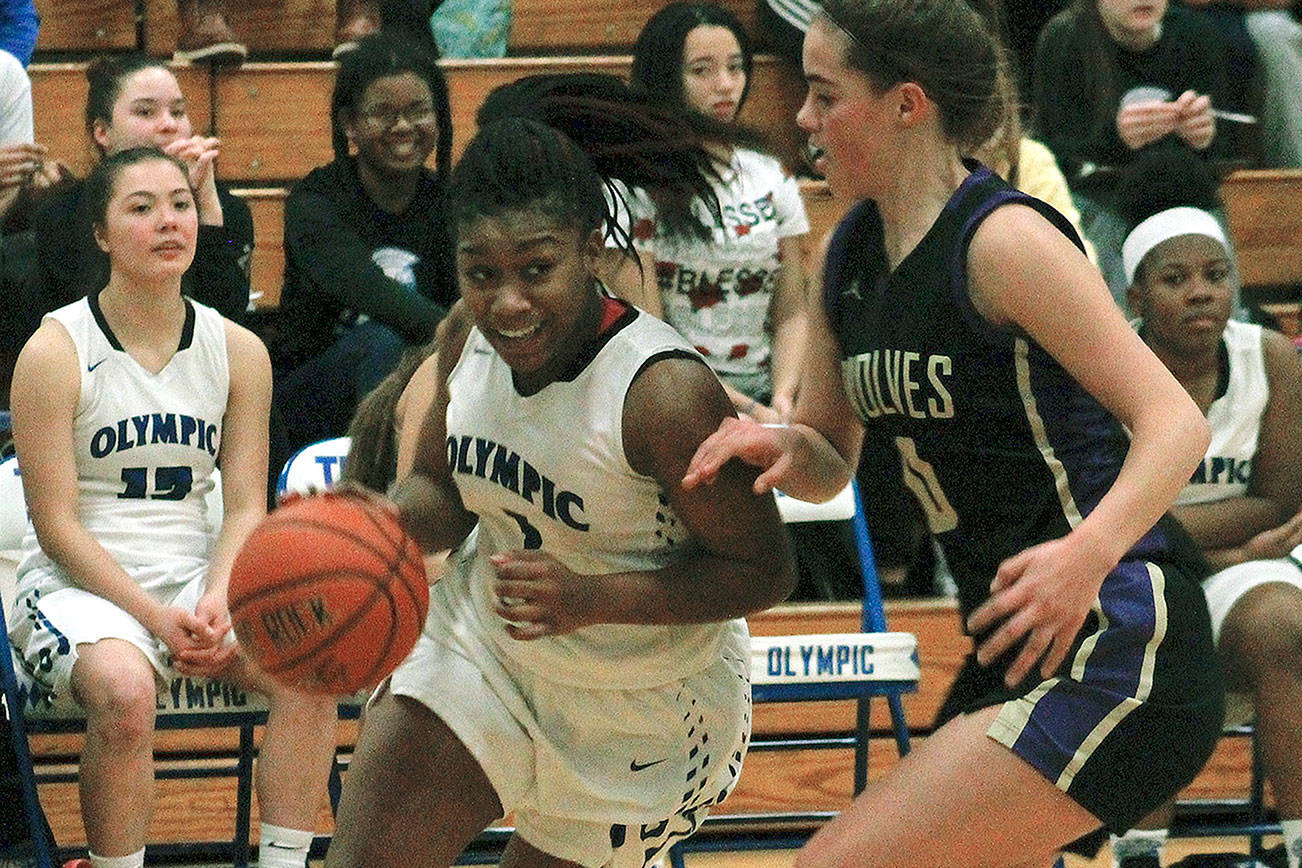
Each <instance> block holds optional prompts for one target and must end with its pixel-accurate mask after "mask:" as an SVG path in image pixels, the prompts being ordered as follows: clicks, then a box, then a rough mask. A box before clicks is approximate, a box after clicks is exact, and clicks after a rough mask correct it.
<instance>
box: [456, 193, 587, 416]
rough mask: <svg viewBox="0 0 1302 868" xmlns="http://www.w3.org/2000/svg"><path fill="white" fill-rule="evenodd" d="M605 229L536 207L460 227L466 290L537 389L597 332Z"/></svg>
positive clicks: (496, 342)
mask: <svg viewBox="0 0 1302 868" xmlns="http://www.w3.org/2000/svg"><path fill="white" fill-rule="evenodd" d="M601 252H602V244H601V238H600V234H599V233H595V232H594V233H592V234H590V235H588V236H586V237H585V235H584V233H583V230H582V229H580V228H579V227H577V226H574V225H569V224H566V223H563V222H561V221H559V220H557V219H555V218H553V217H550V216H548V215H547V214H544V213H541V212H539V211H534V210H528V209H526V210H517V211H507V212H505V213H503V214H500V215H495V216H491V217H479V218H476V219H474V220H472V221H470V222H469V223H464V224H462V225H461V226H459V227H458V232H457V275H458V280H459V284H460V288H461V297H462V298H463V299H464V300H465V302H466V305H467V306H468V307H469V308H470V311H471V314H472V315H473V316H474V318H475V324H476V325H477V326H479V330H480V331H481V332H482V333H483V335H484V337H485V338H487V339H488V342H489V343H490V344H492V346H493V349H495V350H497V352H498V354H499V355H501V357H502V358H503V360H504V361H505V362H506V363H507V364H508V365H510V366H511V370H513V371H514V372H515V374H516V381H517V383H518V384H519V385H520V386H521V387H523V388H528V389H533V390H536V389H538V388H541V387H542V386H544V385H546V384H547V383H550V382H551V381H552V380H554V379H555V378H556V377H557V376H559V375H560V374H561V372H563V371H564V370H565V368H566V367H567V366H568V365H569V363H570V362H571V361H573V360H574V358H575V357H576V356H577V355H578V353H579V350H580V349H582V347H583V346H584V345H585V344H586V343H587V342H588V341H589V340H590V339H591V338H592V337H593V336H594V335H595V334H596V330H597V324H598V323H599V322H600V317H601V296H600V295H599V293H598V291H597V288H596V284H595V280H594V273H595V271H594V270H595V268H596V263H597V261H598V257H599V256H600V254H601Z"/></svg>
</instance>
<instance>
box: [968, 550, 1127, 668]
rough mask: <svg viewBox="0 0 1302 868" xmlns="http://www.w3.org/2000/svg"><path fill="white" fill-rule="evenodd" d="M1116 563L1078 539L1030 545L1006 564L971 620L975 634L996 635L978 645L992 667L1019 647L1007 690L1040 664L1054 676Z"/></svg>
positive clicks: (980, 655)
mask: <svg viewBox="0 0 1302 868" xmlns="http://www.w3.org/2000/svg"><path fill="white" fill-rule="evenodd" d="M1114 565H1115V564H1112V563H1108V558H1107V556H1106V555H1104V554H1103V553H1102V552H1100V551H1098V550H1097V549H1094V548H1092V547H1091V546H1090V545H1089V544H1088V543H1087V542H1086V541H1084V540H1082V539H1080V538H1079V537H1075V536H1066V537H1063V538H1061V539H1056V540H1050V541H1048V542H1045V543H1041V544H1040V545H1037V546H1032V547H1031V548H1029V549H1026V550H1025V551H1023V552H1020V553H1018V554H1016V555H1014V556H1013V557H1011V558H1009V559H1008V560H1006V561H1004V562H1003V563H1002V564H1000V565H999V570H998V572H997V573H995V579H994V581H993V582H991V584H990V598H989V599H988V600H986V601H985V602H984V603H982V604H981V605H980V606H978V607H977V609H976V610H975V611H974V612H973V613H972V614H971V615H970V616H969V617H968V620H967V628H968V631H969V632H970V633H972V634H973V635H980V634H982V633H984V632H986V631H987V630H992V631H993V632H991V633H990V635H988V636H986V637H985V638H984V639H983V640H982V641H981V643H980V644H979V645H978V646H977V651H976V653H977V662H978V663H980V664H981V665H982V666H988V665H989V664H990V663H991V662H993V661H994V660H997V659H998V658H999V657H1000V656H1001V655H1003V654H1005V653H1006V652H1008V651H1010V650H1011V649H1013V648H1014V647H1016V646H1017V645H1018V644H1019V643H1020V644H1021V647H1020V649H1019V650H1018V652H1017V655H1016V657H1014V659H1013V662H1012V664H1011V665H1009V667H1008V671H1007V674H1006V675H1005V676H1004V681H1005V683H1006V684H1007V685H1008V686H1009V687H1012V686H1015V685H1016V684H1018V683H1020V682H1021V681H1022V679H1024V678H1025V677H1026V676H1027V675H1028V674H1029V673H1030V672H1031V670H1032V669H1033V668H1034V667H1035V665H1036V664H1037V663H1038V664H1039V667H1040V675H1041V676H1042V677H1044V678H1048V677H1050V676H1051V675H1053V673H1054V671H1055V670H1057V668H1058V666H1060V665H1061V664H1062V661H1063V660H1064V659H1066V657H1067V652H1068V651H1069V650H1070V648H1071V645H1072V642H1073V641H1075V639H1076V634H1077V633H1079V632H1080V628H1081V625H1083V624H1084V623H1085V616H1086V615H1087V614H1088V613H1089V610H1090V607H1091V606H1093V605H1094V603H1095V601H1096V600H1097V599H1098V595H1099V588H1100V587H1101V586H1102V585H1103V579H1104V578H1105V577H1106V576H1107V574H1108V571H1109V570H1110V569H1112V567H1113V566H1114Z"/></svg>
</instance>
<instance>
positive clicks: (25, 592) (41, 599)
mask: <svg viewBox="0 0 1302 868" xmlns="http://www.w3.org/2000/svg"><path fill="white" fill-rule="evenodd" d="M205 578H206V576H205V575H202V574H201V575H197V576H194V577H192V578H190V579H189V580H188V581H187V582H185V583H183V584H175V585H172V586H170V587H168V588H166V589H159V590H154V591H151V594H152V595H153V597H154V599H156V600H158V601H159V602H160V603H162V604H164V605H167V606H177V607H180V608H184V609H188V610H190V611H193V610H194V608H195V606H196V605H197V604H198V602H199V598H200V597H201V596H203V592H204V588H205V585H206V582H205ZM8 626H9V644H10V645H11V646H12V648H13V651H14V658H15V660H16V662H17V663H18V670H19V671H18V677H19V679H20V680H21V681H23V682H24V686H25V687H26V688H27V689H28V690H29V691H30V695H29V698H28V701H27V706H28V710H29V711H31V710H35V711H54V712H66V711H69V710H71V709H73V708H75V707H76V701H75V700H74V699H73V697H72V690H71V689H70V687H71V684H72V667H73V665H74V664H75V663H76V662H77V646H78V645H90V644H93V643H95V642H98V641H100V640H102V639H122V640H125V641H127V642H130V643H131V644H132V645H135V646H136V647H137V648H139V649H140V651H141V653H143V654H144V655H145V658H146V659H148V660H149V664H150V665H151V666H153V667H154V671H155V672H156V673H157V676H158V679H159V680H160V681H163V680H169V679H171V678H173V677H175V676H176V675H177V674H178V673H177V672H176V670H175V669H174V668H173V666H172V655H171V652H170V651H169V650H168V648H167V645H166V643H164V642H163V641H162V640H161V639H159V638H157V637H155V636H154V635H153V634H152V633H150V632H149V631H148V630H146V629H145V628H144V626H143V625H142V624H141V623H140V622H139V621H137V620H136V619H135V618H134V617H132V616H131V615H129V614H127V612H126V611H124V610H123V609H121V608H119V607H118V606H117V605H115V604H113V603H111V602H109V601H108V600H106V599H104V598H103V597H101V596H99V595H97V594H92V593H91V592H90V591H86V590H82V589H81V588H69V587H63V588H59V589H57V590H54V591H46V592H45V593H41V592H40V591H39V590H36V589H35V588H34V587H33V586H32V585H31V584H29V583H24V584H23V585H22V586H20V587H19V589H18V596H17V600H16V601H15V605H14V609H13V611H12V612H10V613H9V625H8ZM226 641H228V642H233V641H234V634H227V637H226Z"/></svg>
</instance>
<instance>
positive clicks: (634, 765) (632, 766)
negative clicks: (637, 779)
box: [628, 757, 669, 772]
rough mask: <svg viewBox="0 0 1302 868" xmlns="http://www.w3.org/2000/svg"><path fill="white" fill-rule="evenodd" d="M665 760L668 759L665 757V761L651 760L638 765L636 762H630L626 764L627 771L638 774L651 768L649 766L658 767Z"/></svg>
mask: <svg viewBox="0 0 1302 868" xmlns="http://www.w3.org/2000/svg"><path fill="white" fill-rule="evenodd" d="M667 759H669V758H668V757H665V759H658V760H652V761H651V762H649V763H640V762H638V761H637V760H631V761H630V762H629V764H628V770H629V771H630V772H640V771H642V770H643V769H649V768H651V766H658V765H660V763H662V762H665V760H667Z"/></svg>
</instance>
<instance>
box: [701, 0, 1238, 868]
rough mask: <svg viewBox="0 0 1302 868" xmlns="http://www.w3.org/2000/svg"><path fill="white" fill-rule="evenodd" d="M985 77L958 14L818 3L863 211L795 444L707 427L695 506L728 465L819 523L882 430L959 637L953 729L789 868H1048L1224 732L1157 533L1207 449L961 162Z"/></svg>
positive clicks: (821, 53)
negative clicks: (921, 521)
mask: <svg viewBox="0 0 1302 868" xmlns="http://www.w3.org/2000/svg"><path fill="white" fill-rule="evenodd" d="M1000 55H1001V51H1000V49H999V46H998V44H997V42H996V41H995V39H994V38H993V36H992V35H991V34H990V33H989V32H988V30H987V29H986V28H985V26H984V25H983V23H982V20H981V18H980V16H979V15H978V13H977V12H976V11H975V10H973V9H972V8H971V7H969V6H968V5H967V4H966V3H963V2H952V0H827V2H825V3H824V4H823V13H822V14H821V15H820V16H819V17H818V18H816V19H815V21H814V23H813V25H812V26H811V28H810V30H809V33H808V36H807V38H806V41H805V46H804V70H805V77H806V79H807V80H808V82H809V95H808V97H807V99H806V101H805V104H804V106H803V107H802V108H801V110H800V114H799V116H798V121H799V123H800V125H801V127H802V128H803V129H805V130H806V131H807V132H809V134H810V141H811V144H812V145H813V146H815V147H817V148H819V149H821V150H822V151H823V155H822V156H821V157H820V158H819V159H818V161H817V163H816V167H817V168H820V169H822V170H823V172H824V173H825V176H826V177H827V180H828V183H829V184H830V185H831V187H832V189H833V191H834V192H835V193H836V194H837V195H838V196H839V197H842V198H845V199H847V200H850V201H859V200H863V201H861V202H860V204H859V205H857V206H855V207H854V208H853V209H852V210H851V212H850V213H849V214H848V215H847V216H846V218H845V219H844V220H843V221H842V222H841V224H840V226H839V227H838V228H837V230H836V232H835V234H834V236H833V238H832V240H831V242H830V246H829V249H828V252H827V256H826V267H825V271H824V295H823V298H822V304H821V305H819V310H817V311H815V312H814V315H813V317H812V328H811V342H810V343H811V346H810V351H809V356H808V358H809V367H808V369H807V370H806V372H805V376H804V380H803V382H802V386H801V391H800V394H799V398H798V400H797V407H796V411H795V416H794V420H793V422H792V423H791V424H790V425H789V426H783V427H764V426H760V425H757V424H754V423H752V422H744V421H739V420H734V419H726V420H724V424H723V425H722V426H721V427H720V429H719V431H718V432H717V433H716V434H715V435H714V436H713V437H711V439H710V440H709V441H707V443H706V444H705V445H704V446H703V447H702V449H701V450H700V452H699V453H698V454H697V455H696V457H695V458H694V460H693V463H692V468H691V471H690V472H689V474H688V476H687V478H686V480H685V484H687V485H688V486H689V487H692V488H695V487H696V486H699V485H708V483H709V482H710V481H711V480H712V479H713V478H714V475H715V473H717V472H718V471H719V470H720V468H726V467H730V466H731V464H732V460H731V459H733V458H741V459H743V460H744V461H747V462H749V463H751V464H753V465H755V466H757V467H759V468H760V469H761V470H762V473H761V474H760V476H759V478H758V481H757V490H760V491H764V490H767V489H769V488H771V487H778V488H780V489H781V490H783V491H784V492H787V493H789V494H792V495H795V496H797V497H802V498H805V499H811V500H817V499H826V498H828V497H831V496H832V495H833V494H835V492H837V491H838V490H839V489H840V488H841V487H842V486H844V485H845V483H846V480H847V479H848V478H849V477H850V475H851V473H852V472H853V471H854V469H855V467H856V466H857V462H858V455H859V446H860V441H861V438H862V434H863V430H864V429H863V426H864V425H865V424H870V425H879V426H884V428H885V431H886V432H887V433H888V434H889V435H890V436H891V437H893V440H894V443H895V445H896V446H897V447H898V453H899V460H900V465H899V468H902V470H903V472H904V475H905V479H906V481H907V482H908V484H909V487H910V488H911V489H912V490H913V492H914V494H915V495H917V498H918V501H919V504H920V506H921V507H922V509H923V511H924V513H925V514H926V516H927V520H928V523H929V525H930V529H931V531H932V533H933V534H934V536H935V538H936V539H937V541H938V542H939V543H940V545H941V546H942V548H943V550H944V553H945V556H946V559H947V561H948V565H949V567H950V569H951V571H952V572H953V574H954V577H955V579H956V581H957V584H958V588H959V602H960V608H961V611H962V613H963V615H964V617H965V618H966V626H967V629H968V631H969V632H970V633H971V634H972V636H973V638H974V640H975V644H976V651H975V654H974V656H973V657H972V658H970V659H969V660H968V661H967V664H966V665H965V667H964V669H963V670H962V671H961V673H960V675H959V677H958V679H957V681H956V683H955V686H954V690H953V692H952V694H951V696H950V698H949V701H948V702H947V703H946V707H945V709H944V710H943V712H942V725H941V726H940V727H939V728H938V729H937V730H936V732H935V733H934V734H933V735H931V736H930V737H928V738H927V740H926V741H925V742H924V743H923V744H922V745H921V747H919V748H918V749H917V750H915V751H914V752H913V753H911V754H910V755H909V756H908V757H906V758H905V759H904V760H903V761H901V762H900V763H899V764H898V765H897V766H896V767H895V768H893V769H891V770H890V771H889V772H888V773H887V774H886V776H885V778H884V779H883V780H881V781H878V782H875V783H874V784H873V785H871V786H869V787H868V789H867V791H866V792H865V793H864V794H863V795H862V796H861V797H859V798H858V799H857V800H856V802H855V803H854V804H853V805H852V806H851V807H850V808H849V809H848V810H846V811H845V812H843V813H842V814H841V815H840V816H839V817H837V818H836V819H835V820H833V821H832V822H831V823H829V824H828V825H826V826H825V827H823V828H822V829H821V830H820V831H819V832H818V833H817V834H816V835H815V836H814V837H813V838H812V839H811V840H810V842H809V844H808V845H807V846H806V848H805V849H804V850H803V851H802V853H801V854H800V856H799V857H798V859H797V864H798V865H800V866H802V868H803V866H824V865H836V866H851V865H853V866H884V865H892V866H935V865H942V864H943V865H953V866H969V865H970V866H985V868H988V866H999V865H1023V864H1024V865H1028V866H1032V865H1047V864H1049V863H1050V862H1051V861H1052V858H1053V854H1054V852H1055V851H1056V850H1058V849H1059V848H1061V847H1062V846H1063V845H1066V844H1068V843H1069V842H1071V841H1072V840H1074V839H1076V838H1078V837H1080V836H1082V835H1084V834H1086V833H1089V832H1091V831H1092V830H1094V829H1097V828H1098V827H1099V826H1101V825H1102V826H1106V827H1108V828H1109V829H1111V830H1113V831H1124V830H1125V829H1126V828H1127V827H1128V826H1130V825H1131V824H1133V823H1134V822H1136V821H1137V820H1139V819H1140V818H1141V817H1143V816H1144V815H1145V814H1146V813H1148V812H1149V811H1151V810H1152V809H1153V808H1154V807H1156V806H1157V805H1158V804H1160V803H1161V802H1162V801H1163V800H1164V799H1165V798H1166V797H1168V796H1169V795H1171V794H1173V793H1175V792H1176V791H1177V790H1178V789H1179V788H1180V787H1181V786H1183V785H1184V784H1185V783H1186V782H1187V781H1189V780H1191V779H1192V778H1193V776H1194V775H1195V774H1196V773H1197V771H1198V770H1199V769H1200V768H1201V766H1202V764H1203V762H1204V761H1205V759H1206V757H1207V756H1208V754H1209V753H1210V752H1211V749H1212V747H1213V745H1214V744H1215V741H1216V738H1217V736H1218V735H1219V731H1220V725H1221V710H1222V704H1223V699H1224V697H1223V690H1222V686H1221V679H1220V673H1219V670H1218V668H1217V664H1216V657H1215V651H1214V649H1213V647H1212V642H1211V633H1210V625H1209V620H1208V615H1207V607H1206V602H1205V601H1204V599H1203V597H1202V594H1201V591H1200V589H1199V586H1198V582H1199V580H1200V578H1201V576H1202V570H1203V569H1205V565H1204V564H1203V563H1201V558H1200V557H1199V556H1198V554H1197V552H1196V550H1194V548H1193V546H1192V543H1191V542H1190V541H1189V540H1188V539H1187V537H1185V536H1184V535H1183V534H1182V533H1181V532H1180V530H1179V528H1178V527H1177V526H1175V524H1174V522H1172V521H1170V520H1169V519H1167V518H1164V513H1165V512H1166V510H1167V509H1168V508H1169V507H1170V506H1171V504H1172V502H1173V501H1174V499H1175V496H1176V494H1177V493H1178V492H1179V491H1180V489H1181V487H1182V486H1183V485H1184V484H1185V482H1187V481H1188V479H1189V475H1190V473H1191V472H1192V470H1193V468H1194V467H1195V466H1196V465H1197V464H1198V461H1199V459H1200V458H1201V457H1202V454H1203V449H1204V448H1205V447H1206V444H1207V440H1208V433H1207V426H1206V424H1205V423H1204V421H1203V420H1202V418H1201V414H1200V413H1199V411H1198V408H1197V407H1196V406H1194V404H1193V402H1192V401H1190V400H1189V398H1188V396H1187V395H1185V394H1184V392H1183V390H1182V389H1181V387H1180V385H1179V383H1177V382H1176V381H1175V379H1174V378H1172V377H1171V375H1170V374H1169V373H1168V372H1167V371H1166V370H1165V369H1164V367H1163V366H1162V364H1161V362H1160V361H1159V360H1158V359H1157V358H1156V357H1154V355H1153V354H1152V353H1151V352H1150V351H1149V350H1148V349H1147V348H1146V347H1145V346H1144V344H1143V342H1142V341H1141V340H1140V339H1139V338H1138V337H1137V336H1136V335H1135V333H1134V331H1133V330H1132V329H1130V328H1129V326H1128V324H1127V323H1126V321H1125V319H1124V318H1123V317H1122V315H1121V313H1120V311H1119V310H1118V309H1117V308H1116V306H1115V305H1114V304H1113V302H1112V299H1111V297H1110V295H1109V293H1108V291H1107V288H1106V287H1105V286H1104V283H1103V281H1102V279H1101V277H1100V275H1099V274H1098V272H1097V271H1096V270H1095V269H1093V268H1092V267H1091V266H1090V264H1089V262H1088V261H1087V260H1086V258H1085V256H1084V254H1083V253H1082V252H1081V251H1080V249H1079V245H1078V243H1075V242H1077V239H1076V237H1075V234H1074V233H1073V231H1072V230H1071V229H1070V227H1069V225H1068V224H1067V223H1066V221H1065V220H1064V219H1062V218H1061V217H1060V216H1059V215H1058V214H1057V213H1056V212H1054V211H1053V210H1052V209H1051V208H1049V207H1048V206H1046V205H1044V204H1043V203H1041V202H1039V201H1037V200H1034V199H1031V198H1030V197H1029V196H1026V195H1024V194H1021V193H1018V192H1017V191H1015V190H1013V189H1011V188H1009V187H1008V186H1007V185H1006V184H1005V183H1004V182H1003V181H1002V180H1001V179H999V178H998V177H997V176H995V175H994V174H993V173H991V172H990V171H989V170H988V169H986V168H985V167H983V166H981V165H979V164H977V163H974V162H971V161H965V160H963V159H961V158H960V155H961V154H965V153H972V150H973V149H974V148H975V147H977V146H978V145H979V144H980V143H982V142H984V141H986V140H987V139H988V138H989V137H990V135H991V133H992V132H993V131H994V130H995V129H996V128H997V126H998V125H999V123H1000V116H1001V110H1002V105H1001V100H1000V97H999V95H1000V91H1001V87H1000V82H999V76H1000V74H1001V70H1002V69H1004V67H1003V65H1002V62H1001V56H1000ZM1013 110H1015V108H1014V109H1013ZM1123 426H1124V429H1128V431H1129V434H1130V436H1129V437H1127V436H1126V431H1125V430H1123ZM897 469H898V468H897Z"/></svg>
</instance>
